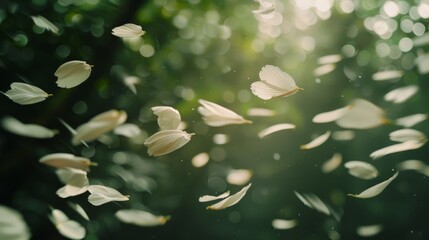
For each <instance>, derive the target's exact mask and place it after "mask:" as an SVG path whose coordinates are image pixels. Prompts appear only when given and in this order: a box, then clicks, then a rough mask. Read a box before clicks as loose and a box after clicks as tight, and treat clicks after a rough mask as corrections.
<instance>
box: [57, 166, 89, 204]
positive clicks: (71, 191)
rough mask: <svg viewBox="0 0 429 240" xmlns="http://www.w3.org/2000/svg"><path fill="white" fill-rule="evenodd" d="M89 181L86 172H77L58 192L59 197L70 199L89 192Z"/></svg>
mask: <svg viewBox="0 0 429 240" xmlns="http://www.w3.org/2000/svg"><path fill="white" fill-rule="evenodd" d="M88 185H89V181H88V178H87V176H86V172H84V171H77V172H75V173H74V174H72V175H71V176H70V178H69V179H68V180H67V184H66V185H65V186H64V187H62V188H60V189H58V190H57V195H58V196H59V197H61V198H68V197H72V196H77V195H80V194H82V193H84V192H86V191H87V190H88Z"/></svg>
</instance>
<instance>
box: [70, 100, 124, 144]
mask: <svg viewBox="0 0 429 240" xmlns="http://www.w3.org/2000/svg"><path fill="white" fill-rule="evenodd" d="M126 119H127V113H126V112H124V111H118V110H115V109H113V110H109V111H107V112H104V113H101V114H98V115H97V116H95V117H93V118H92V119H90V120H89V121H88V122H87V123H84V124H82V125H80V126H79V127H78V128H77V129H76V134H75V135H74V136H73V139H72V143H73V145H78V144H80V143H81V141H84V142H89V141H93V140H95V139H97V138H98V137H100V136H101V135H103V134H104V133H107V132H109V131H111V130H112V129H114V128H115V127H117V126H119V125H121V124H122V123H124V122H125V121H126Z"/></svg>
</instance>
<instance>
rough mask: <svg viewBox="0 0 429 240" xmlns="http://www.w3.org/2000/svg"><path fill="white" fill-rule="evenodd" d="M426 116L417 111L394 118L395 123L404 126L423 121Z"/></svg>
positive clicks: (407, 126)
mask: <svg viewBox="0 0 429 240" xmlns="http://www.w3.org/2000/svg"><path fill="white" fill-rule="evenodd" d="M427 118H428V115H427V114H423V113H417V114H413V115H409V116H406V117H402V118H398V119H396V121H395V123H396V125H400V126H403V127H406V128H409V127H412V126H414V125H416V124H418V123H420V122H423V121H424V120H426V119H427Z"/></svg>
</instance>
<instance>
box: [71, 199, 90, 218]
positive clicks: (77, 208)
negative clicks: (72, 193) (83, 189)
mask: <svg viewBox="0 0 429 240" xmlns="http://www.w3.org/2000/svg"><path fill="white" fill-rule="evenodd" d="M69 206H70V207H71V208H72V209H73V210H75V211H76V212H77V213H78V214H79V215H80V216H81V217H83V218H84V219H85V220H87V221H89V217H88V214H87V213H86V212H85V210H84V209H83V208H82V206H80V205H79V204H77V203H72V202H69Z"/></svg>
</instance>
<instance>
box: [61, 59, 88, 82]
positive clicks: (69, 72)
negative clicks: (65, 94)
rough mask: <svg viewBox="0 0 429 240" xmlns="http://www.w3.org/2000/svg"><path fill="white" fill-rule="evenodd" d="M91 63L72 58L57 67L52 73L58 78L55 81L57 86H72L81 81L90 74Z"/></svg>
mask: <svg viewBox="0 0 429 240" xmlns="http://www.w3.org/2000/svg"><path fill="white" fill-rule="evenodd" d="M91 67H92V66H91V65H89V64H87V63H86V62H85V61H79V60H73V61H69V62H66V63H64V64H62V65H61V66H59V67H58V69H57V71H55V73H54V75H55V76H56V77H57V78H58V80H57V81H56V83H57V85H58V87H61V88H72V87H76V86H77V85H79V84H81V83H83V82H84V81H85V80H86V79H88V78H89V75H91Z"/></svg>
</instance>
